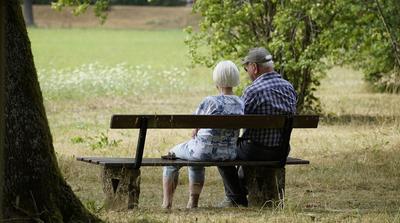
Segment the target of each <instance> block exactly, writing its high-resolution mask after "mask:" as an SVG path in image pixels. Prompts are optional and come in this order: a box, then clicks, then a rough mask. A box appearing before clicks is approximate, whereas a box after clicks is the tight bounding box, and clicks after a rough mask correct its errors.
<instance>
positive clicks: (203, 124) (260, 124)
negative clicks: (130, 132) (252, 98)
mask: <svg viewBox="0 0 400 223" xmlns="http://www.w3.org/2000/svg"><path fill="white" fill-rule="evenodd" d="M318 122H319V116H316V115H113V116H112V118H111V125H110V127H111V128H112V129H140V132H139V137H138V144H137V148H136V157H135V165H134V168H135V169H138V168H140V165H141V163H142V158H143V150H144V144H145V140H146V132H147V129H148V128H152V129H187V128H223V129H228V128H234V129H239V128H274V129H282V140H281V145H280V147H281V149H282V151H284V152H285V154H284V156H283V157H282V160H281V162H280V163H281V165H282V166H284V165H285V163H286V157H287V155H288V154H289V141H290V135H291V132H292V129H293V128H317V126H318Z"/></svg>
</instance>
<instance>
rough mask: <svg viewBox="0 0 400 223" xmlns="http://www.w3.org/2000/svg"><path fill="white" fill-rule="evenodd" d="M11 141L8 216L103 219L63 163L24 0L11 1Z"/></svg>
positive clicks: (32, 219) (7, 84)
mask: <svg viewBox="0 0 400 223" xmlns="http://www.w3.org/2000/svg"><path fill="white" fill-rule="evenodd" d="M5 7H6V13H5V14H1V19H2V21H4V23H5V26H4V30H5V44H4V45H5V113H4V114H5V115H4V118H5V144H4V165H5V166H4V184H3V185H2V186H3V190H2V192H3V196H4V197H2V198H3V199H2V200H3V202H4V203H3V209H2V210H1V211H2V214H3V219H2V220H5V221H7V220H11V219H12V220H13V221H16V220H17V222H18V221H19V222H39V221H40V222H41V221H43V222H99V221H100V220H99V219H98V218H97V217H95V216H93V215H92V214H90V213H89V212H88V211H87V210H86V209H85V208H84V206H83V205H82V203H81V202H80V201H79V199H78V198H77V197H76V196H75V195H74V193H73V192H72V190H71V188H70V186H69V185H67V183H66V182H65V180H64V179H63V177H62V175H61V172H60V170H59V168H58V164H57V159H56V156H55V152H54V148H53V143H52V136H51V133H50V129H49V125H48V121H47V117H46V113H45V109H44V105H43V97H42V93H41V90H40V87H39V83H38V79H37V74H36V69H35V65H34V62H33V56H32V51H31V46H30V41H29V38H28V35H27V30H26V26H25V23H24V19H23V15H22V12H21V6H20V4H19V1H17V0H10V1H5Z"/></svg>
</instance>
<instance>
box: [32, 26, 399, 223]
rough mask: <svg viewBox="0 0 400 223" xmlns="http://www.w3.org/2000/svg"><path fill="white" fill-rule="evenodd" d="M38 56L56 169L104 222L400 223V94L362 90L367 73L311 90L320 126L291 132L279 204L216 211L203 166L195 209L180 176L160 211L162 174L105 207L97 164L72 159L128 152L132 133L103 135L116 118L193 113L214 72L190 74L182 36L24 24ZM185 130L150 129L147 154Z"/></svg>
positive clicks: (218, 186)
mask: <svg viewBox="0 0 400 223" xmlns="http://www.w3.org/2000/svg"><path fill="white" fill-rule="evenodd" d="M29 35H30V38H31V42H32V48H33V54H34V58H35V62H36V67H37V70H38V75H39V80H40V84H41V86H42V91H43V95H44V97H45V106H46V111H47V115H48V119H49V122H50V126H51V131H52V134H53V140H54V146H55V150H56V152H57V155H58V158H59V165H60V167H61V170H62V171H63V173H64V176H65V178H66V179H67V181H68V182H69V184H70V185H71V186H72V188H73V190H74V191H75V193H76V194H77V195H78V196H79V197H80V198H81V200H82V202H83V203H84V204H85V205H86V206H87V207H88V208H89V209H90V210H91V211H92V212H94V213H95V214H97V215H98V216H100V217H101V218H103V219H104V220H105V221H107V222H157V221H158V222H266V221H269V222H314V221H317V222H400V186H399V184H400V171H399V169H400V161H399V160H400V153H399V152H400V137H399V136H400V119H399V117H400V96H399V95H390V94H377V93H372V92H371V91H369V90H368V87H367V86H365V85H364V82H363V81H362V74H360V73H359V72H356V71H353V70H350V69H348V68H338V67H337V68H334V69H332V70H330V71H329V72H328V75H327V77H326V78H325V79H324V80H323V81H322V86H321V88H320V89H319V91H318V93H317V95H318V96H319V98H320V99H321V103H322V105H323V108H324V112H325V114H326V115H325V117H324V118H323V120H322V121H321V124H320V126H319V128H318V129H316V130H315V129H314V130H295V131H294V132H293V134H292V148H293V149H292V155H293V156H298V157H302V158H305V159H309V160H310V161H311V164H310V165H309V166H303V167H298V166H297V167H287V184H286V191H287V194H286V206H285V208H284V209H279V210H278V209H266V208H260V209H257V208H246V209H217V208H214V206H215V205H216V204H217V203H219V201H220V200H221V199H222V198H223V187H222V182H221V180H220V177H219V174H218V172H217V170H216V169H215V168H208V169H207V173H206V186H205V188H204V192H203V194H202V197H201V201H200V208H199V209H197V210H191V211H188V210H185V209H184V207H185V202H186V200H187V176H186V170H185V169H183V171H182V174H181V178H180V185H179V187H178V190H177V192H176V198H175V200H174V201H175V202H174V208H173V209H172V211H171V212H163V210H162V209H161V208H160V205H161V195H162V191H161V168H143V169H142V184H141V188H142V193H141V197H140V207H139V209H137V210H133V211H123V212H112V211H105V210H104V209H102V202H103V201H102V200H103V193H102V188H101V180H100V178H99V175H100V172H101V169H100V168H99V167H96V166H91V165H88V164H84V163H79V162H77V161H75V159H74V157H75V156H84V155H102V156H133V153H134V148H135V143H136V140H137V132H136V131H129V130H128V131H117V130H109V129H108V125H109V119H110V117H111V115H112V114H114V113H149V114H154V113H157V114H161V113H164V114H166V113H170V114H178V113H181V114H182V113H191V112H193V110H194V109H195V108H196V106H197V104H198V103H199V102H200V100H201V99H202V98H203V97H205V96H207V95H210V94H216V91H215V87H214V86H213V84H212V82H211V70H210V69H207V68H204V67H200V68H195V69H192V68H189V67H188V65H189V64H190V60H189V58H188V56H187V54H186V51H187V49H186V48H185V46H184V44H183V40H184V38H185V35H184V34H183V32H181V31H178V30H171V31H135V30H111V29H110V30H108V29H71V30H68V29H30V30H29ZM189 134H190V131H187V130H174V131H172V130H158V131H157V130H152V131H149V133H148V140H147V142H146V148H147V149H146V150H145V156H147V157H154V156H156V157H158V156H160V155H161V154H164V153H165V152H167V151H168V149H169V148H170V147H171V146H173V145H174V144H176V143H179V142H182V141H183V140H186V139H188V137H189Z"/></svg>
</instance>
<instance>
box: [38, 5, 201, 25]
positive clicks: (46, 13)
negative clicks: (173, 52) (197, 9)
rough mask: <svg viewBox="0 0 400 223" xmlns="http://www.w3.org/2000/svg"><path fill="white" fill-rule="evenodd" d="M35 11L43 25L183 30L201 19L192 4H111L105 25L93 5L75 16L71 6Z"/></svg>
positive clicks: (39, 7)
mask: <svg viewBox="0 0 400 223" xmlns="http://www.w3.org/2000/svg"><path fill="white" fill-rule="evenodd" d="M33 11H34V19H35V23H36V25H37V26H38V27H41V28H56V27H58V28H60V27H61V28H89V27H90V28H93V27H97V28H100V27H106V28H120V29H181V28H185V27H187V26H189V25H191V26H196V25H197V24H198V21H199V19H200V16H198V15H194V14H193V13H192V8H191V7H148V6H111V9H110V11H109V14H108V19H107V21H106V22H105V24H103V25H101V24H100V22H99V19H98V18H96V17H95V15H94V13H93V10H92V9H91V8H89V9H88V11H87V12H86V13H85V14H83V15H80V16H74V15H72V14H71V9H68V8H66V9H64V10H63V11H62V12H57V11H55V10H53V9H51V7H50V6H47V5H45V6H44V5H35V6H34V8H33Z"/></svg>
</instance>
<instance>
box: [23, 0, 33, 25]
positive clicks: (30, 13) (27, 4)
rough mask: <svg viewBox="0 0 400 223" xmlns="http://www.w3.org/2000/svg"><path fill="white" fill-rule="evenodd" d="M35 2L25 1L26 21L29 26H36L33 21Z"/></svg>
mask: <svg viewBox="0 0 400 223" xmlns="http://www.w3.org/2000/svg"><path fill="white" fill-rule="evenodd" d="M32 1H33V0H24V19H25V24H26V25H27V26H34V25H35V21H34V20H33V8H32V5H33V4H32Z"/></svg>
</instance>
